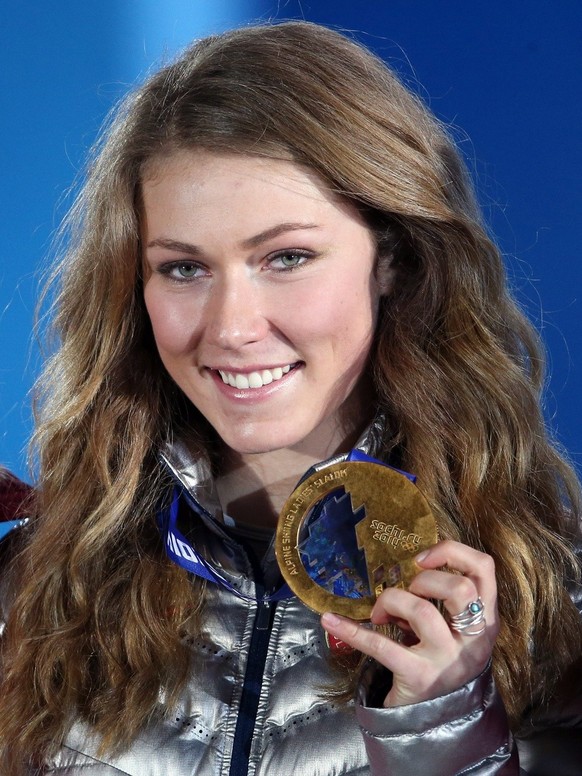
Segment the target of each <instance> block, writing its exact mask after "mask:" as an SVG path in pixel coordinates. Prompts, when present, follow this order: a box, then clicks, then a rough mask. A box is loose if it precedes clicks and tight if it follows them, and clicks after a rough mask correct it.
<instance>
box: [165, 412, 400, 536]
mask: <svg viewBox="0 0 582 776" xmlns="http://www.w3.org/2000/svg"><path fill="white" fill-rule="evenodd" d="M385 426H386V422H385V418H384V416H383V415H382V414H380V413H378V414H377V415H376V417H375V418H374V420H373V421H372V422H371V423H370V425H369V426H368V427H367V428H366V429H365V431H364V432H363V434H362V435H361V436H360V438H359V439H358V441H357V442H356V444H355V449H356V450H360V451H361V452H363V453H366V455H371V456H374V457H376V456H377V454H378V451H379V450H380V446H381V440H382V434H383V432H384V429H385ZM347 455H348V453H341V454H340V455H335V456H333V457H331V458H328V459H327V460H325V461H321V462H320V463H317V464H315V465H314V466H312V467H311V469H309V471H308V472H306V475H305V476H309V475H310V474H312V473H313V472H315V471H319V470H320V469H323V468H324V467H325V466H330V465H333V464H335V463H339V462H341V461H344V460H345V459H346V457H347ZM160 460H161V462H162V464H163V465H164V467H165V468H166V469H167V471H168V472H169V473H170V474H171V476H172V478H173V479H174V481H175V482H177V483H178V484H179V485H181V486H182V488H183V489H184V490H185V491H186V492H187V493H188V495H189V496H190V497H191V498H192V499H194V500H195V501H196V503H197V504H198V505H199V506H200V507H202V509H203V510H204V512H205V513H206V514H207V515H208V516H209V517H211V518H213V519H214V520H216V521H218V522H219V523H223V522H224V520H223V514H222V508H221V506H220V501H219V499H218V494H217V493H216V488H215V485H214V477H213V476H212V468H211V465H210V461H209V459H208V458H207V457H202V456H201V457H199V458H193V457H192V453H191V452H190V450H189V449H188V445H187V444H186V442H185V440H184V439H181V438H175V439H172V440H170V441H168V442H166V444H165V445H164V446H163V448H162V449H161V451H160Z"/></svg>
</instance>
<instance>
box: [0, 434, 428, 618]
mask: <svg viewBox="0 0 582 776" xmlns="http://www.w3.org/2000/svg"><path fill="white" fill-rule="evenodd" d="M344 460H345V461H361V462H367V463H375V464H380V465H381V466H386V467H387V468H389V469H395V467H394V466H389V465H388V464H387V463H384V462H383V461H379V460H377V459H376V458H372V456H370V455H367V454H366V453H363V452H362V451H361V450H357V449H354V450H352V451H351V452H350V453H349V454H348V455H347V456H346V458H345V459H344ZM316 468H317V467H312V468H311V469H309V471H308V472H306V474H305V475H304V476H303V477H302V478H301V481H303V480H304V479H305V478H306V477H309V476H310V475H311V474H312V473H313V472H314V471H316ZM395 471H398V472H400V474H403V475H404V476H405V477H407V478H408V479H409V480H410V481H411V482H416V476H415V475H414V474H409V473H408V472H404V471H401V470H400V469H395ZM182 498H184V499H185V500H186V503H187V504H188V506H189V507H190V508H191V509H192V511H193V512H194V513H195V514H198V515H203V516H205V517H206V518H210V519H212V516H211V515H210V513H209V512H208V511H207V510H205V509H204V507H203V506H202V505H201V504H199V503H198V501H196V499H195V498H193V497H192V495H191V494H190V493H188V491H186V490H185V489H184V488H183V487H181V486H180V485H174V488H173V491H172V501H171V503H170V505H169V506H168V507H167V508H166V509H163V510H161V512H160V513H159V514H158V525H159V528H160V532H161V534H162V538H163V539H164V547H165V548H166V553H167V555H168V557H169V558H170V559H171V560H172V561H174V563H176V564H177V565H178V566H180V567H181V568H183V569H186V571H189V572H190V573H191V574H195V575H196V576H198V577H201V578H202V579H206V580H208V581H209V582H213V583H215V584H218V585H222V587H224V588H226V589H227V590H229V591H230V592H231V593H233V594H234V595H236V596H237V597H238V598H242V599H244V600H246V601H260V602H262V603H270V602H272V601H281V600H283V599H285V598H291V597H292V596H293V593H292V592H291V590H290V589H289V587H288V585H286V584H284V585H282V586H281V587H280V588H279V589H278V590H276V591H274V592H273V593H271V594H267V595H265V596H264V597H262V598H261V599H257V598H255V597H254V596H250V595H247V594H245V593H242V592H241V591H240V590H238V589H237V588H236V587H234V585H233V584H232V583H231V582H229V580H228V579H226V578H225V577H224V576H222V574H220V572H219V571H218V570H217V569H216V568H214V566H213V565H212V564H211V563H210V562H209V561H208V560H207V559H206V558H204V557H203V556H202V555H200V554H199V553H198V552H196V550H195V549H194V547H193V546H192V544H191V543H190V542H189V541H188V539H187V538H186V537H185V536H184V535H183V534H182V532H181V531H180V529H179V528H178V512H179V507H180V500H181V499H182ZM323 502H324V499H322V502H320V504H318V505H317V506H316V507H315V509H320V508H321V507H322V504H323ZM15 522H20V521H15ZM8 530H10V529H8ZM1 537H2V534H0V538H1Z"/></svg>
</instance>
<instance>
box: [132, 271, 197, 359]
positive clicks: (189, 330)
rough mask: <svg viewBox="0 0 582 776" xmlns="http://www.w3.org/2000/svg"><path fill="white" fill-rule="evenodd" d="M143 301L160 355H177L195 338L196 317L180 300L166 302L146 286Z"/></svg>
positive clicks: (162, 296)
mask: <svg viewBox="0 0 582 776" xmlns="http://www.w3.org/2000/svg"><path fill="white" fill-rule="evenodd" d="M144 301H145V306H146V310H147V312H148V315H149V319H150V323H151V325H152V330H153V333H154V339H155V341H156V345H157V348H158V351H159V352H160V355H163V354H164V353H166V354H169V355H179V354H180V352H182V351H183V350H184V349H185V348H187V347H189V345H190V343H191V342H192V340H193V339H194V337H195V330H196V316H195V315H193V314H192V311H190V312H188V311H187V309H186V306H185V305H184V304H180V300H168V299H167V297H166V296H165V295H160V294H157V293H156V292H155V290H149V291H148V288H147V286H146V289H145V292H144Z"/></svg>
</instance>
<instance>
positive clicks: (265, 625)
mask: <svg viewBox="0 0 582 776" xmlns="http://www.w3.org/2000/svg"><path fill="white" fill-rule="evenodd" d="M270 624H271V602H270V601H264V600H263V601H259V604H258V609H257V616H256V618H255V628H256V629H257V630H260V631H266V630H269V625H270Z"/></svg>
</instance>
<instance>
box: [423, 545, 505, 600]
mask: <svg viewBox="0 0 582 776" xmlns="http://www.w3.org/2000/svg"><path fill="white" fill-rule="evenodd" d="M416 562H417V564H418V565H419V566H420V567H421V568H424V569H437V568H439V567H442V566H448V567H449V568H450V569H454V570H456V571H460V572H461V573H462V574H464V575H465V576H466V577H468V578H469V579H470V580H471V581H472V582H473V583H474V584H475V587H476V590H477V591H478V594H479V595H480V596H481V598H482V599H483V601H485V602H486V604H487V606H488V607H493V608H494V607H495V605H496V601H497V585H496V583H495V563H494V562H493V558H492V557H491V556H490V555H487V554H486V553H484V552H480V551H479V550H475V549H473V548H472V547H468V546H467V545H466V544H461V543H460V542H453V541H451V540H446V541H442V542H439V543H438V544H435V545H434V546H433V547H431V548H430V549H429V550H426V551H425V552H422V553H420V555H417V557H416ZM473 600H474V599H473ZM467 603H468V601H465V603H464V604H462V607H463V608H464V607H465V606H466V605H467Z"/></svg>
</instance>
